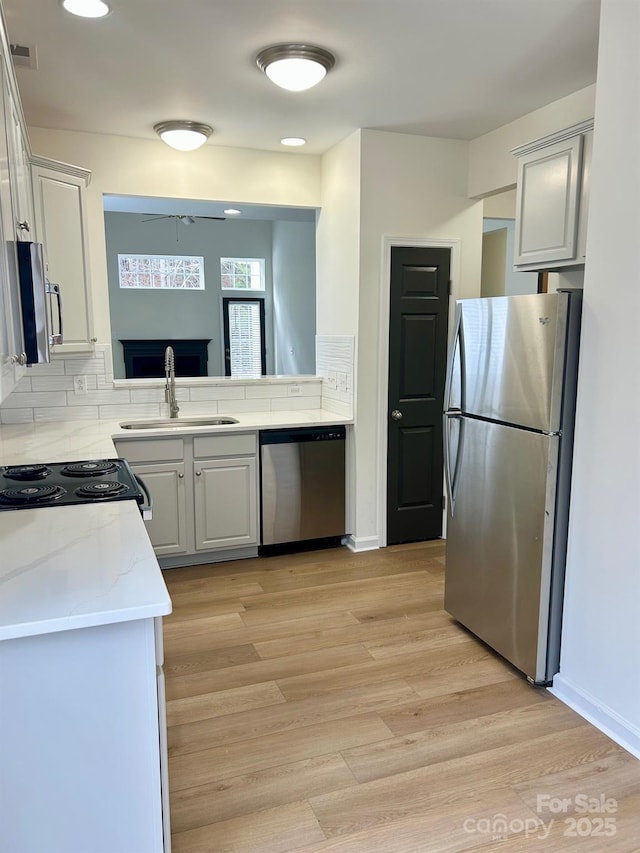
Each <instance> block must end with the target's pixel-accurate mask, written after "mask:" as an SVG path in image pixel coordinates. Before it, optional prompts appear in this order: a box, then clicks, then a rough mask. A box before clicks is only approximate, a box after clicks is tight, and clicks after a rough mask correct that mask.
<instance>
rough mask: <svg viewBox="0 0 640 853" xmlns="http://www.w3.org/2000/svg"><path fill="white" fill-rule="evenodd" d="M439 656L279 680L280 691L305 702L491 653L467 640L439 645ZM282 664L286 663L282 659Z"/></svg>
mask: <svg viewBox="0 0 640 853" xmlns="http://www.w3.org/2000/svg"><path fill="white" fill-rule="evenodd" d="M434 651H436V652H437V654H434V655H433V656H429V655H428V654H425V652H424V651H420V652H416V653H414V654H409V655H404V656H402V655H399V656H397V657H391V658H387V659H386V660H373V659H371V660H370V661H365V662H363V663H358V664H354V665H351V666H345V667H342V668H341V669H340V670H335V671H333V670H318V671H317V672H307V673H303V674H300V675H290V676H286V677H282V678H279V679H278V687H279V688H280V690H282V693H283V695H284V696H285V698H286V699H287V700H294V699H304V698H305V697H307V696H322V695H323V694H325V693H328V692H330V691H331V690H344V689H345V688H346V687H350V686H362V685H365V684H379V683H381V682H383V681H391V680H394V679H396V678H402V679H407V678H409V677H411V676H418V675H420V676H426V675H427V674H428V673H430V672H435V673H438V672H443V671H445V670H448V669H451V668H455V667H457V666H463V665H468V664H471V663H472V662H474V661H481V660H486V659H487V658H488V657H490V654H491V653H490V652H489V651H488V650H487V649H486V647H484V646H483V645H482V644H481V643H478V642H476V641H474V640H472V639H471V640H470V639H468V638H467V640H466V641H465V642H459V643H455V644H453V645H452V646H449V647H446V648H445V647H443V646H442V645H436V648H435V650H434ZM279 660H285V658H280V659H279Z"/></svg>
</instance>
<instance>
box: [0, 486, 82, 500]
mask: <svg viewBox="0 0 640 853" xmlns="http://www.w3.org/2000/svg"><path fill="white" fill-rule="evenodd" d="M66 494H67V493H66V491H65V490H64V489H63V488H62V486H44V485H43V486H23V487H22V488H21V489H3V490H2V491H1V492H0V501H2V503H11V504H20V505H23V504H38V503H42V502H44V501H57V500H60V498H61V497H63V496H64V495H66Z"/></svg>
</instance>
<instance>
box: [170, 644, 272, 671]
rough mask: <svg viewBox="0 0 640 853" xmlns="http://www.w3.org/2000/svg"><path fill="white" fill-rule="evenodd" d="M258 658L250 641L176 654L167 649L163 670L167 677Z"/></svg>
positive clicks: (252, 660)
mask: <svg viewBox="0 0 640 853" xmlns="http://www.w3.org/2000/svg"><path fill="white" fill-rule="evenodd" d="M257 660H260V655H259V654H258V652H257V651H256V650H255V647H254V645H253V644H252V643H244V645H241V646H226V647H225V648H223V649H207V650H205V651H201V652H197V653H193V652H191V653H189V654H182V655H176V654H174V653H173V652H172V650H171V649H169V652H168V654H167V653H165V664H164V671H165V675H166V676H167V678H169V677H173V676H179V675H190V674H191V673H196V672H207V671H208V670H212V669H223V668H225V667H228V666H238V665H240V664H243V663H252V662H254V661H257Z"/></svg>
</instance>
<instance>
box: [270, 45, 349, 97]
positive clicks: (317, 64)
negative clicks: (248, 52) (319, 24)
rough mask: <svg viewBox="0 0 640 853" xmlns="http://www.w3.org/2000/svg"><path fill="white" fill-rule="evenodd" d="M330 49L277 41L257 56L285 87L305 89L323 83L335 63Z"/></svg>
mask: <svg viewBox="0 0 640 853" xmlns="http://www.w3.org/2000/svg"><path fill="white" fill-rule="evenodd" d="M335 62H336V60H335V57H334V56H333V54H332V53H329V51H328V50H325V49H324V48H322V47H316V46H315V45H312V44H275V45H273V46H272V47H266V48H265V49H264V50H261V51H260V53H259V54H258V55H257V56H256V63H257V65H258V68H260V70H261V71H264V73H265V74H266V75H267V77H268V78H269V79H270V80H271V81H272V82H273V83H275V84H276V86H280V87H281V88H282V89H289V91H290V92H302V91H304V90H305V89H310V88H311V87H312V86H315V85H316V83H319V82H320V81H321V80H322V78H323V77H324V76H325V75H326V73H327V71H330V70H331V69H332V68H333V66H334V65H335Z"/></svg>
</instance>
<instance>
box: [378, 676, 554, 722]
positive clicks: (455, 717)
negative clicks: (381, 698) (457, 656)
mask: <svg viewBox="0 0 640 853" xmlns="http://www.w3.org/2000/svg"><path fill="white" fill-rule="evenodd" d="M535 704H542V705H554V704H555V703H554V701H553V697H552V696H550V695H549V693H548V692H547V691H546V690H540V689H538V688H536V687H532V686H531V685H530V684H529V683H528V682H526V681H524V680H523V679H515V680H509V681H504V682H501V683H499V684H486V685H482V686H481V687H473V688H470V689H469V690H461V691H460V692H459V693H448V694H446V695H444V696H435V697H432V698H429V699H418V700H417V701H414V702H409V703H407V704H406V705H401V706H398V707H396V708H392V709H391V710H390V711H385V712H383V713H382V715H381V716H382V717H383V719H384V721H385V723H386V724H387V725H388V726H389V728H390V729H391V731H392V732H393V733H394V734H396V735H406V734H411V733H412V732H421V731H424V730H425V729H427V728H431V727H435V726H440V725H443V724H444V723H454V722H459V721H463V720H471V719H474V718H476V719H481V718H482V717H484V716H486V715H488V714H494V713H497V712H499V711H509V710H512V709H514V708H522V707H525V706H527V705H535Z"/></svg>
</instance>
